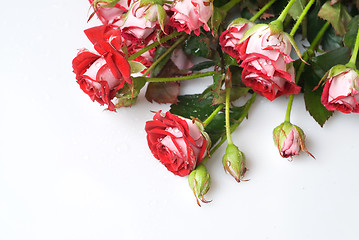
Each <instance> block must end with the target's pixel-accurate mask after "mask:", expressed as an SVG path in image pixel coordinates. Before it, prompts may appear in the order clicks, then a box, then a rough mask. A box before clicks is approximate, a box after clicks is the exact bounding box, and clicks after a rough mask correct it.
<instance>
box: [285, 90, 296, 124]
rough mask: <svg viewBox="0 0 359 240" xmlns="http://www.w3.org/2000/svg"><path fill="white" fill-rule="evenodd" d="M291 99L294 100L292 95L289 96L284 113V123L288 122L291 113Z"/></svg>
mask: <svg viewBox="0 0 359 240" xmlns="http://www.w3.org/2000/svg"><path fill="white" fill-rule="evenodd" d="M293 99H294V94H292V95H290V96H289V100H288V105H287V112H286V113H285V118H284V122H290V112H291V110H292V106H293Z"/></svg>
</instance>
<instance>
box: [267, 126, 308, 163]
mask: <svg viewBox="0 0 359 240" xmlns="http://www.w3.org/2000/svg"><path fill="white" fill-rule="evenodd" d="M273 140H274V144H275V145H276V146H277V148H278V150H279V154H280V155H281V156H282V157H283V158H292V157H293V156H294V155H299V152H300V151H301V150H302V151H304V152H306V153H308V154H309V155H310V156H311V157H313V158H314V156H313V155H312V154H311V153H310V152H308V150H307V148H306V147H305V144H304V140H305V135H304V132H303V130H302V129H300V128H299V127H298V126H296V125H293V124H291V123H290V122H284V123H282V124H280V125H279V126H278V127H276V128H275V129H274V130H273Z"/></svg>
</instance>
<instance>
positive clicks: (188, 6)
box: [168, 0, 213, 36]
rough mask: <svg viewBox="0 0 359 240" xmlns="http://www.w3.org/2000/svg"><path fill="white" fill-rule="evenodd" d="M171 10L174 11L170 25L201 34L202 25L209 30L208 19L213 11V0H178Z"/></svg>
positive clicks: (187, 31)
mask: <svg viewBox="0 0 359 240" xmlns="http://www.w3.org/2000/svg"><path fill="white" fill-rule="evenodd" d="M171 10H172V11H173V12H174V14H173V15H172V17H171V19H170V20H169V23H168V24H169V25H170V26H173V27H175V28H176V29H177V31H179V32H181V31H185V32H186V33H188V34H190V33H191V32H192V31H193V32H194V34H196V35H197V36H199V34H200V27H201V26H203V28H204V30H206V31H209V30H210V29H209V26H208V25H207V22H208V20H209V19H210V18H211V16H212V13H213V3H212V0H177V1H175V2H174V4H173V6H172V8H171Z"/></svg>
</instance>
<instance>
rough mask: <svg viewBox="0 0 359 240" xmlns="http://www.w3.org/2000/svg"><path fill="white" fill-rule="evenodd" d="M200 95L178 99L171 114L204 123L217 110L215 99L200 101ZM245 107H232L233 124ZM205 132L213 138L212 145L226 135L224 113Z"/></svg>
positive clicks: (214, 119) (220, 113)
mask: <svg viewBox="0 0 359 240" xmlns="http://www.w3.org/2000/svg"><path fill="white" fill-rule="evenodd" d="M200 97H201V95H200V94H193V95H183V96H179V97H178V103H177V104H172V105H171V109H170V112H171V113H172V114H176V115H179V116H182V117H185V118H191V117H194V118H198V119H200V120H201V121H204V120H206V119H207V118H208V116H209V115H211V113H212V112H213V111H214V110H215V109H216V108H217V106H216V105H212V101H213V99H212V98H211V97H208V98H206V99H203V100H200ZM243 108H244V107H232V108H231V113H230V118H231V119H232V123H233V122H235V120H234V119H238V118H239V117H240V116H241V114H242V111H243ZM205 131H206V132H207V133H208V135H209V136H210V138H211V141H212V144H215V143H216V142H217V141H218V139H220V138H221V137H222V136H223V135H224V134H225V117H224V113H223V112H219V113H218V114H217V115H216V116H215V117H214V118H213V120H212V121H211V122H210V123H209V124H208V126H206V128H205Z"/></svg>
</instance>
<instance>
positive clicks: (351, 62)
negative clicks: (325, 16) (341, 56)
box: [347, 29, 359, 69]
mask: <svg viewBox="0 0 359 240" xmlns="http://www.w3.org/2000/svg"><path fill="white" fill-rule="evenodd" d="M358 50H359V29H358V32H357V38H356V40H355V45H354V49H353V53H352V56H351V58H350V60H349V62H348V64H347V66H348V67H352V68H354V69H356V66H355V64H356V61H357V56H358Z"/></svg>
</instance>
